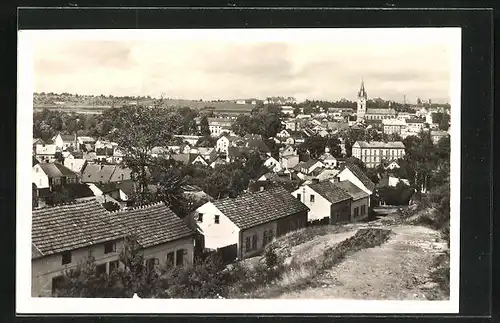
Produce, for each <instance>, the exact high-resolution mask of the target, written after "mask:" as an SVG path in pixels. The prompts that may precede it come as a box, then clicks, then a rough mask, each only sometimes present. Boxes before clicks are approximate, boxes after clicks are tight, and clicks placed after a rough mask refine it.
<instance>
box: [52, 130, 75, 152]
mask: <svg viewBox="0 0 500 323" xmlns="http://www.w3.org/2000/svg"><path fill="white" fill-rule="evenodd" d="M52 141H53V142H54V144H55V145H56V147H57V148H59V149H61V150H66V149H68V148H69V147H73V148H76V144H77V142H78V141H77V139H76V135H74V136H73V135H61V134H60V133H58V134H57V135H55V136H54V137H53V138H52Z"/></svg>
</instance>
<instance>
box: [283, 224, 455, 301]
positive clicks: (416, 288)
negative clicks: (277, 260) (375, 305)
mask: <svg viewBox="0 0 500 323" xmlns="http://www.w3.org/2000/svg"><path fill="white" fill-rule="evenodd" d="M360 226H363V227H365V226H366V225H360ZM354 228H355V226H353V229H354ZM390 229H391V230H392V231H393V232H394V234H393V235H392V236H391V238H390V239H389V240H388V241H387V242H386V243H384V244H382V245H381V246H379V247H374V248H368V249H363V250H361V251H358V252H356V253H354V254H352V255H350V256H348V257H347V258H346V259H344V260H343V261H342V262H341V263H340V264H338V265H337V266H334V267H333V268H331V269H328V270H326V271H325V272H323V273H322V274H320V275H319V276H317V277H315V278H314V280H313V282H312V284H311V285H310V286H309V287H307V288H305V289H301V290H298V291H292V292H285V293H283V294H281V295H280V296H277V297H276V298H304V299H325V298H326V299H365V300H384V299H386V300H423V299H429V298H430V296H429V293H430V292H431V291H432V292H433V296H432V299H447V298H448V295H444V294H443V293H440V292H438V291H437V290H438V288H437V284H435V283H433V282H431V279H430V277H429V274H430V270H431V267H432V265H433V262H434V260H435V258H436V257H437V256H438V255H440V254H441V253H443V252H444V251H445V250H446V249H447V245H446V242H444V241H442V240H441V239H440V236H439V233H438V232H436V231H434V230H431V229H428V228H424V227H420V226H403V225H401V226H391V227H390ZM345 234H346V233H343V235H345ZM339 238H340V237H339ZM322 239H327V237H322ZM332 239H335V238H333V237H332ZM302 255H303V256H302V257H303V258H304V259H308V258H310V256H311V254H310V253H309V252H303V253H302ZM436 293H437V295H436Z"/></svg>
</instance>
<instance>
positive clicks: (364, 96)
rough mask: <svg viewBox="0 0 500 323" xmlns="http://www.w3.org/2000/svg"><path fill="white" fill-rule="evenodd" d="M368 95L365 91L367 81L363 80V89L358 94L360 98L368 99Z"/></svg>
mask: <svg viewBox="0 0 500 323" xmlns="http://www.w3.org/2000/svg"><path fill="white" fill-rule="evenodd" d="M367 97H368V95H367V94H366V90H365V81H364V80H363V78H361V87H360V88H359V92H358V98H365V99H366V98H367Z"/></svg>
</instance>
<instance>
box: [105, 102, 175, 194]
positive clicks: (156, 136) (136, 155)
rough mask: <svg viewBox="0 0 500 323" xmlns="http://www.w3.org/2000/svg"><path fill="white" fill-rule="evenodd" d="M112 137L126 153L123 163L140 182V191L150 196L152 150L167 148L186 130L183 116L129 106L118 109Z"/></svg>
mask: <svg viewBox="0 0 500 323" xmlns="http://www.w3.org/2000/svg"><path fill="white" fill-rule="evenodd" d="M116 114H117V115H116V118H115V120H114V125H115V127H114V129H113V131H112V132H111V134H110V138H111V139H112V140H113V141H115V142H116V143H117V144H118V146H119V147H120V149H122V150H123V151H124V153H125V158H124V163H125V165H126V166H127V167H130V168H131V170H132V173H133V176H134V178H135V179H137V180H138V183H139V192H140V193H144V196H147V195H148V194H147V186H148V184H149V176H148V172H147V168H148V166H150V165H152V157H151V155H150V153H151V150H152V148H153V147H165V145H166V143H167V142H169V141H170V140H171V139H172V138H173V135H174V134H176V133H179V132H180V131H181V129H182V127H183V124H182V117H181V116H179V115H178V114H176V113H172V112H168V111H165V110H164V109H161V108H156V107H155V108H144V107H140V106H137V107H135V106H128V107H123V108H121V109H119V111H117V113H116Z"/></svg>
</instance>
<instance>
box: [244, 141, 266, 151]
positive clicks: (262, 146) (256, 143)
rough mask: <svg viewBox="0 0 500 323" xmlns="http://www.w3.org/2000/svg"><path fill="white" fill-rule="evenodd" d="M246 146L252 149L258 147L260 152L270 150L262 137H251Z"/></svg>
mask: <svg viewBox="0 0 500 323" xmlns="http://www.w3.org/2000/svg"><path fill="white" fill-rule="evenodd" d="M246 146H247V147H248V148H250V149H256V150H258V151H260V152H266V153H267V152H270V150H269V147H267V145H266V144H265V142H264V141H263V140H261V139H250V140H248V142H247V144H246Z"/></svg>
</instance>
